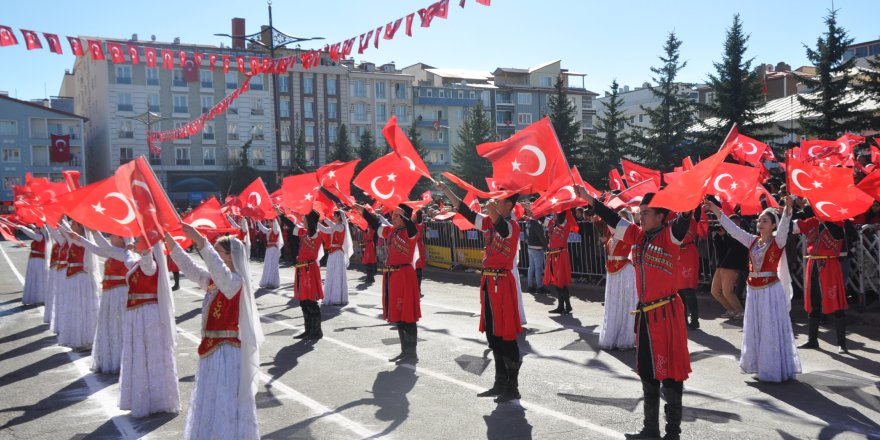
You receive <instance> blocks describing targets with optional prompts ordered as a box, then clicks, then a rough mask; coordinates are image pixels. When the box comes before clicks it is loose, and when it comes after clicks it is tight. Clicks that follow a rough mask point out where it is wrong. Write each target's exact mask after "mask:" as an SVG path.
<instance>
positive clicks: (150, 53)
mask: <svg viewBox="0 0 880 440" xmlns="http://www.w3.org/2000/svg"><path fill="white" fill-rule="evenodd" d="M144 59H145V60H147V67H149V68H151V69H152V68H155V67H156V48H154V47H144Z"/></svg>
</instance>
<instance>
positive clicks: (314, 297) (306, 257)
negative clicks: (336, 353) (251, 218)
mask: <svg viewBox="0 0 880 440" xmlns="http://www.w3.org/2000/svg"><path fill="white" fill-rule="evenodd" d="M278 218H279V219H281V222H282V223H284V224H285V225H286V226H287V227H288V228H290V230H292V231H293V235H296V236H298V237H299V252H298V253H297V257H296V258H297V262H296V264H295V265H294V266H293V267H294V268H296V279H295V280H294V283H293V297H294V299H296V300H298V301H299V306H300V308H301V309H302V314H303V322H304V325H305V331H304V332H303V333H301V334H299V335H297V336H294V338H295V339H321V338H322V337H324V332H323V331H321V306H320V305H318V301H319V300H321V299H323V298H324V288H323V286H322V284H321V266H318V260H320V259H321V256H322V255H323V253H324V252H323V248H322V247H323V244H324V238H323V237H324V235H323V234H321V233H320V232H318V219H319V218H320V216H319V214H318V213H317V212H316V211H311V212H309V213H308V214H306V216H305V217H304V218H303V223H304V224H303V225H298V224H295V223H294V222H293V221H291V220H290V219H289V218H287V216H286V215H285V214H284V213H283V212H281V211H280V210H279V215H278Z"/></svg>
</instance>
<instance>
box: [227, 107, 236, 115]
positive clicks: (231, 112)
mask: <svg viewBox="0 0 880 440" xmlns="http://www.w3.org/2000/svg"><path fill="white" fill-rule="evenodd" d="M226 114H227V115H238V109H237V108H235V107H227V108H226Z"/></svg>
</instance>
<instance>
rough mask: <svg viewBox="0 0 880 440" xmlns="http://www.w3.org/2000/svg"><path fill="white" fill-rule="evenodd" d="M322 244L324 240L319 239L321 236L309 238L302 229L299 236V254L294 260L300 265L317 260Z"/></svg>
mask: <svg viewBox="0 0 880 440" xmlns="http://www.w3.org/2000/svg"><path fill="white" fill-rule="evenodd" d="M323 243H324V240H323V239H321V234H318V235H317V237H315V238H312V237H310V236H309V233H308V232H307V231H306V230H305V229H303V230H302V231H301V233H300V236H299V253H298V254H297V257H296V260H297V261H298V262H300V263H308V262H310V261H315V260H317V259H318V250H319V249H320V248H321V245H322V244H323Z"/></svg>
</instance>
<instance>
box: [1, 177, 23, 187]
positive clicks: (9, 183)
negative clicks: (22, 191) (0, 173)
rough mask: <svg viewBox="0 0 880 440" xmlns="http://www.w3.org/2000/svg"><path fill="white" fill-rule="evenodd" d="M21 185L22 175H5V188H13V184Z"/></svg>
mask: <svg viewBox="0 0 880 440" xmlns="http://www.w3.org/2000/svg"><path fill="white" fill-rule="evenodd" d="M16 185H21V177H20V176H5V177H3V189H5V190H11V189H12V187H13V186H16Z"/></svg>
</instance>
